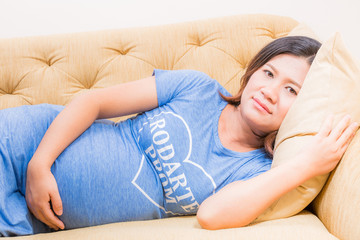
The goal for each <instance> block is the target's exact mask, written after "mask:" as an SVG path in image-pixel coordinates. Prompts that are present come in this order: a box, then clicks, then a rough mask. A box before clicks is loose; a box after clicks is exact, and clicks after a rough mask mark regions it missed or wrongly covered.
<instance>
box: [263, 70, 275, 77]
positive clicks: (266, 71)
mask: <svg viewBox="0 0 360 240" xmlns="http://www.w3.org/2000/svg"><path fill="white" fill-rule="evenodd" d="M264 73H265V75H266V76H268V77H271V78H273V77H274V74H272V72H270V71H269V70H264Z"/></svg>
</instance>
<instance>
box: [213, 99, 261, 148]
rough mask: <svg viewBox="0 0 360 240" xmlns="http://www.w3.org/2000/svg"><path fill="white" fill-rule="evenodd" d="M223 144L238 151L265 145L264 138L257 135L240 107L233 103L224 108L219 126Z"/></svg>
mask: <svg viewBox="0 0 360 240" xmlns="http://www.w3.org/2000/svg"><path fill="white" fill-rule="evenodd" d="M218 132H219V138H220V141H221V143H222V145H223V146H224V147H225V148H228V149H230V150H233V151H237V152H248V151H252V150H255V149H258V148H260V147H262V146H263V138H260V137H259V136H257V135H255V134H254V132H253V131H252V130H251V128H250V127H249V125H248V124H247V123H246V122H245V121H244V119H243V118H242V115H241V112H240V108H239V107H235V106H233V105H231V104H228V105H226V107H225V108H224V109H223V111H222V113H221V115H220V119H219V126H218Z"/></svg>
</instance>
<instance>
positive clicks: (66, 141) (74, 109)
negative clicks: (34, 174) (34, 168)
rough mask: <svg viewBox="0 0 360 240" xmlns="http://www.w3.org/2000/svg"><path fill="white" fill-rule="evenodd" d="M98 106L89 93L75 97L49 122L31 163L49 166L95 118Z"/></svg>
mask: <svg viewBox="0 0 360 240" xmlns="http://www.w3.org/2000/svg"><path fill="white" fill-rule="evenodd" d="M98 113H99V106H98V104H97V103H96V101H94V100H92V98H91V96H90V95H89V94H84V95H81V96H79V97H77V98H75V99H74V100H73V101H72V102H71V103H70V104H69V105H68V106H67V107H66V108H64V110H62V111H61V112H60V113H59V114H58V116H57V117H56V118H55V119H54V121H53V122H52V123H51V125H50V127H49V128H48V130H47V131H46V133H45V135H44V137H43V139H42V140H41V142H40V144H39V146H38V148H37V150H36V152H35V154H34V155H33V157H32V159H31V162H30V164H31V163H35V162H37V163H40V164H41V165H42V166H45V167H47V168H49V169H50V168H51V166H52V164H53V163H54V161H55V159H56V158H57V157H58V156H59V155H60V154H61V153H62V152H63V151H64V149H65V148H66V147H67V146H69V145H70V144H71V143H72V142H73V141H74V140H75V139H76V138H77V137H79V136H80V135H81V134H82V133H83V132H84V131H85V130H86V129H87V128H89V127H90V126H91V124H92V123H93V122H94V121H95V120H96V119H97V116H98Z"/></svg>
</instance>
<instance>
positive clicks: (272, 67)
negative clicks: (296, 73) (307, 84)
mask: <svg viewBox="0 0 360 240" xmlns="http://www.w3.org/2000/svg"><path fill="white" fill-rule="evenodd" d="M265 65H267V66H269V67H270V68H271V69H272V70H273V71H274V72H275V74H278V73H279V72H278V70H277V69H276V67H274V66H273V65H272V64H271V63H266V64H265ZM288 81H289V82H290V83H292V84H294V85H296V86H297V87H298V88H301V84H299V83H298V82H296V81H295V80H293V79H291V78H288Z"/></svg>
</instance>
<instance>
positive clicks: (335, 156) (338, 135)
mask: <svg viewBox="0 0 360 240" xmlns="http://www.w3.org/2000/svg"><path fill="white" fill-rule="evenodd" d="M332 121H333V120H332V117H329V118H328V119H327V120H326V121H325V122H324V124H323V126H322V127H321V129H320V131H319V133H318V134H316V135H315V136H314V138H312V141H311V142H310V143H309V144H308V145H307V146H306V147H305V149H304V150H303V151H300V152H299V154H297V155H296V156H295V157H294V159H293V160H292V161H289V162H288V163H286V164H283V165H280V166H277V167H275V168H272V169H271V170H269V171H267V172H265V173H263V174H261V175H258V176H256V177H254V178H252V179H249V180H247V181H236V182H233V183H230V184H228V185H227V186H225V187H224V188H223V189H221V190H220V191H219V192H217V193H216V194H214V195H212V196H211V197H209V198H207V199H206V200H205V201H204V202H203V203H202V204H201V205H200V208H199V210H198V213H197V218H198V221H199V223H200V225H201V226H202V227H203V228H205V229H223V228H233V227H242V226H245V225H247V224H249V223H251V222H252V221H253V220H255V219H256V218H257V217H258V216H259V215H260V214H261V213H262V212H263V211H265V210H266V209H267V208H268V207H269V206H270V205H271V204H272V203H273V202H274V201H276V200H277V199H278V198H280V197H281V196H282V195H284V194H285V193H287V192H289V191H291V190H292V189H294V188H296V187H297V186H299V185H301V184H302V183H304V182H305V181H306V180H308V179H310V178H312V177H315V176H318V175H322V174H325V173H328V172H330V171H331V170H333V169H334V168H335V167H336V165H337V164H338V162H339V161H340V159H341V157H342V155H343V154H344V152H345V150H346V148H347V147H348V145H349V143H350V141H351V139H352V138H353V136H354V134H355V132H356V130H357V129H358V126H359V125H358V124H357V123H352V124H350V117H349V116H346V117H344V118H343V119H342V120H341V121H340V122H339V123H338V124H337V125H336V126H335V127H334V128H332Z"/></svg>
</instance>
